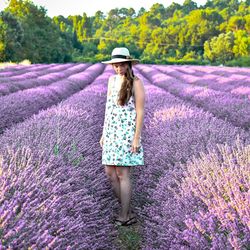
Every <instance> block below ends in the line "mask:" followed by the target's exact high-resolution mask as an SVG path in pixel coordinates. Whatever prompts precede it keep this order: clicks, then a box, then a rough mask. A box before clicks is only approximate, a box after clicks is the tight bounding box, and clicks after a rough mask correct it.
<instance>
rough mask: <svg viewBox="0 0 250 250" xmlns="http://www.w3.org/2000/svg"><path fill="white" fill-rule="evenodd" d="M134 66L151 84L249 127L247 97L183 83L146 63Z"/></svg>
mask: <svg viewBox="0 0 250 250" xmlns="http://www.w3.org/2000/svg"><path fill="white" fill-rule="evenodd" d="M136 67H137V69H138V70H140V72H141V73H142V74H143V75H144V76H146V77H147V78H148V79H150V81H151V82H152V83H153V84H155V85H157V86H160V87H161V88H163V89H165V90H166V91H168V92H170V93H172V94H174V95H176V96H178V97H180V98H182V99H184V100H187V101H190V102H191V103H192V104H194V105H196V106H199V107H202V108H203V109H204V110H206V111H209V112H211V113H212V114H214V115H215V116H217V117H219V118H221V119H224V120H227V121H230V122H231V123H232V124H233V125H235V126H240V127H242V128H244V129H249V128H250V109H249V107H250V100H249V99H243V98H237V97H235V96H233V95H231V94H229V93H222V92H220V91H216V90H212V89H207V88H204V87H200V86H193V85H189V84H185V83H182V82H181V81H180V80H178V79H176V78H173V77H171V76H169V75H166V74H163V73H161V72H160V71H158V70H156V69H155V68H153V67H149V66H146V65H139V66H136Z"/></svg>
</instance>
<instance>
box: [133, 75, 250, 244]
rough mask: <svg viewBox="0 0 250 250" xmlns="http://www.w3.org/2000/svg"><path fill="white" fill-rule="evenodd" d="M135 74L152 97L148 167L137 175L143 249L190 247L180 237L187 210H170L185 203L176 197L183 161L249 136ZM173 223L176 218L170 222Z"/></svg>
mask: <svg viewBox="0 0 250 250" xmlns="http://www.w3.org/2000/svg"><path fill="white" fill-rule="evenodd" d="M137 75H138V76H139V77H140V78H142V79H143V81H144V82H145V88H146V90H147V96H148V98H147V102H146V114H147V116H146V117H145V128H144V129H145V130H144V131H145V132H144V136H143V138H145V140H144V145H145V157H146V158H145V162H146V166H145V167H143V168H140V169H139V168H136V169H135V177H134V178H135V193H136V194H139V195H138V196H137V198H136V200H137V208H138V207H141V206H142V209H141V211H140V210H138V213H139V215H140V219H141V221H142V227H143V229H142V236H143V241H142V242H143V248H144V249H188V245H187V244H186V243H185V241H184V240H183V241H179V238H177V236H178V235H179V234H180V229H182V230H183V231H184V226H185V224H184V221H185V216H186V213H185V211H184V210H182V213H180V214H175V213H172V210H173V209H174V207H175V206H176V207H177V208H180V209H181V207H182V206H181V203H180V202H179V203H176V202H175V200H174V199H173V194H174V193H175V192H177V190H178V189H177V187H178V183H179V182H181V180H182V178H183V173H184V172H183V169H182V168H181V167H180V165H181V163H182V164H184V163H186V162H187V161H188V160H189V159H191V158H192V157H199V156H201V155H202V154H203V152H205V153H208V152H209V150H211V149H214V148H216V145H217V144H224V143H228V144H229V145H233V144H234V143H235V140H236V138H237V137H239V138H241V140H242V141H244V143H246V144H249V143H250V135H249V133H247V132H245V131H244V130H242V129H239V128H235V127H234V126H232V125H231V124H230V123H228V122H225V121H222V120H219V119H217V118H216V117H214V116H213V115H211V114H210V113H207V112H204V111H202V110H200V109H197V108H196V107H193V106H190V104H189V103H187V102H183V101H181V100H179V99H177V98H175V97H174V96H172V95H170V94H168V93H166V92H165V91H163V90H162V89H159V88H157V87H154V86H152V85H150V84H149V82H148V81H147V80H146V79H145V78H143V76H141V75H140V74H138V73H137ZM159 107H160V108H159ZM163 177H165V178H164V182H163ZM164 183H165V184H164ZM158 186H159V188H158ZM161 186H162V187H165V186H168V187H169V189H171V190H172V193H170V192H168V193H166V192H165V191H164V190H161V189H160V188H161ZM191 201H192V200H190V202H191ZM187 202H189V200H188V199H187ZM167 204H169V206H167ZM189 205H190V206H191V208H192V209H193V208H195V207H197V208H199V207H200V208H202V207H203V206H204V205H202V203H200V202H196V201H195V202H193V203H190V204H189ZM162 207H164V209H165V213H164V214H163V212H162V210H163V208H162ZM177 208H176V209H177ZM173 211H174V210H173ZM181 215H182V216H181ZM165 220H166V221H167V222H166V223H165V224H163V222H164V221H165ZM170 222H173V223H172V224H169V226H167V223H170ZM219 237H220V235H219V234H218V239H219ZM177 239H178V240H177ZM197 245H198V246H196V248H194V249H203V246H204V244H203V243H202V242H198V241H197ZM185 246H186V248H185ZM204 249H205V248H204Z"/></svg>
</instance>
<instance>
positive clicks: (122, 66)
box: [100, 48, 145, 226]
mask: <svg viewBox="0 0 250 250" xmlns="http://www.w3.org/2000/svg"><path fill="white" fill-rule="evenodd" d="M138 62H139V60H137V59H132V58H131V56H130V54H129V51H128V49H127V48H115V49H114V50H113V51H112V55H111V60H109V61H105V62H103V63H106V64H111V65H112V66H113V69H114V70H115V73H116V75H113V76H111V77H110V78H109V81H108V92H107V102H106V109H105V119H104V126H103V133H102V137H101V139H100V145H101V147H102V164H103V165H105V172H106V174H107V176H108V178H109V179H110V181H111V184H112V186H113V190H114V193H115V195H116V197H117V198H118V200H119V202H120V204H121V211H120V213H119V215H118V217H117V218H116V219H115V224H117V225H121V226H128V225H131V224H134V223H136V222H137V219H136V217H135V215H134V213H132V212H131V208H130V201H131V194H132V187H131V180H130V171H131V167H133V166H138V165H144V151H143V147H142V145H141V130H142V127H143V120H144V103H145V90H144V86H143V83H142V81H141V80H140V79H139V78H138V77H136V76H135V75H134V73H133V70H132V65H133V64H135V63H138Z"/></svg>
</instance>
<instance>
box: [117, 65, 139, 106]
mask: <svg viewBox="0 0 250 250" xmlns="http://www.w3.org/2000/svg"><path fill="white" fill-rule="evenodd" d="M135 79H137V77H136V76H135V75H134V72H133V70H132V63H131V62H128V70H127V72H126V73H125V77H124V81H123V82H122V85H121V89H120V91H119V99H118V103H119V105H121V106H124V105H125V104H126V103H127V102H128V100H129V98H130V97H131V96H132V95H133V92H132V89H133V83H134V80H135Z"/></svg>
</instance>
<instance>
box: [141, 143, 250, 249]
mask: <svg viewBox="0 0 250 250" xmlns="http://www.w3.org/2000/svg"><path fill="white" fill-rule="evenodd" d="M249 155H250V147H249V143H248V144H247V143H243V142H240V141H239V140H238V141H236V142H235V144H234V145H233V146H232V145H231V146H228V145H218V150H216V152H215V150H212V149H211V150H209V152H208V154H207V155H205V154H202V155H201V156H200V157H199V158H195V157H193V158H192V159H191V160H189V162H188V163H187V164H186V165H184V164H180V165H177V164H176V165H175V166H170V167H169V168H168V170H166V171H165V173H164V174H163V175H162V177H161V178H160V179H159V182H158V185H157V187H156V188H155V189H154V190H152V194H151V196H152V199H153V200H154V201H155V202H154V205H153V206H152V205H151V206H148V207H147V208H146V209H145V210H144V213H146V214H148V216H149V217H152V216H154V217H155V218H156V219H154V220H153V221H150V220H148V221H147V222H146V226H145V228H146V229H145V233H146V234H145V238H146V237H150V238H146V239H147V240H146V242H145V244H144V246H143V248H142V249H176V250H177V249H229V250H232V249H248V248H249V242H250V229H249V218H250V210H249V206H250V203H249V197H248V190H249V188H250V185H249V183H250V180H249V171H250V158H249ZM149 228H150V230H148V229H149ZM152 235H153V236H154V237H155V238H157V239H158V241H157V242H156V241H154V238H153V237H152Z"/></svg>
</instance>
